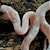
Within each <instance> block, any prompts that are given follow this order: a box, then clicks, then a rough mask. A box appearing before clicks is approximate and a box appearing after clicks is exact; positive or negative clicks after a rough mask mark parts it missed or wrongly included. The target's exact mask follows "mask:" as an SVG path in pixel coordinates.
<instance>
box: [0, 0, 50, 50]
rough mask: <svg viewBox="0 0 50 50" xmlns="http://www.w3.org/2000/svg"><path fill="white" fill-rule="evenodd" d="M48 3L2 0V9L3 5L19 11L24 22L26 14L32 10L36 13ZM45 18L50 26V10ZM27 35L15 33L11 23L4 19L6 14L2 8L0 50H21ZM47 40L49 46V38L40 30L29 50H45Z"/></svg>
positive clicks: (29, 0) (31, 0)
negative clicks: (0, 49)
mask: <svg viewBox="0 0 50 50" xmlns="http://www.w3.org/2000/svg"><path fill="white" fill-rule="evenodd" d="M47 1H48V0H0V7H1V5H3V4H5V5H9V6H11V7H13V8H14V9H15V10H16V11H18V13H19V15H20V19H21V20H22V16H23V14H24V13H26V12H27V11H30V10H32V11H34V12H36V9H37V8H38V7H39V6H40V5H42V4H43V3H45V2H47ZM45 18H46V21H47V22H48V23H49V24H50V10H49V11H47V12H46V15H45ZM27 34H28V32H27ZM27 34H25V35H23V36H21V35H17V34H16V33H15V31H14V28H13V25H12V23H11V21H10V20H8V18H6V17H4V13H3V12H2V11H1V8H0V48H8V49H7V50H12V49H13V50H20V45H21V44H22V41H23V39H24V38H25V37H26V36H27ZM45 40H46V44H47V46H48V40H47V38H46V37H45V35H44V34H43V32H41V30H39V33H38V35H37V36H36V37H35V39H34V40H33V41H32V43H31V44H30V48H29V49H30V50H43V48H44V41H45ZM9 48H12V49H9Z"/></svg>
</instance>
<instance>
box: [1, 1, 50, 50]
mask: <svg viewBox="0 0 50 50" xmlns="http://www.w3.org/2000/svg"><path fill="white" fill-rule="evenodd" d="M1 9H2V11H3V13H4V14H5V16H6V17H7V18H9V20H10V21H11V22H12V23H13V26H14V29H15V32H16V33H17V34H19V35H24V34H26V33H27V31H28V29H29V30H30V31H29V33H28V35H27V36H26V37H25V38H24V40H23V42H22V45H21V50H29V46H30V43H31V42H32V41H33V39H34V38H35V37H36V35H37V34H38V32H39V29H41V30H42V32H43V33H44V34H45V35H46V37H47V39H48V42H49V46H48V48H47V50H50V25H49V24H48V23H47V21H46V20H45V13H46V12H47V11H48V10H49V9H50V1H48V2H46V3H44V4H42V5H41V6H40V7H39V8H38V9H37V10H36V13H35V12H33V11H28V12H26V13H25V14H24V15H23V18H22V26H21V21H20V17H19V14H18V12H17V11H16V10H14V9H13V8H12V7H10V6H7V5H2V6H1ZM29 19H30V23H31V24H30V25H29Z"/></svg>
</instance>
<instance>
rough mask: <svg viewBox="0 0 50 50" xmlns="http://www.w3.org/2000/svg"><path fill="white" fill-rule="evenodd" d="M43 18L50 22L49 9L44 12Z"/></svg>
mask: <svg viewBox="0 0 50 50" xmlns="http://www.w3.org/2000/svg"><path fill="white" fill-rule="evenodd" d="M45 19H46V21H47V22H48V24H50V10H48V11H47V12H46V14H45Z"/></svg>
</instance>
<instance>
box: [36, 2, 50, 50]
mask: <svg viewBox="0 0 50 50" xmlns="http://www.w3.org/2000/svg"><path fill="white" fill-rule="evenodd" d="M49 10H50V1H48V2H45V3H44V4H42V5H41V6H39V7H38V9H37V10H36V15H37V16H38V17H39V18H40V29H41V31H42V32H43V33H44V35H45V36H46V37H47V39H48V42H49V46H48V49H47V50H50V25H49V23H48V22H47V21H46V19H45V13H46V12H47V11H49Z"/></svg>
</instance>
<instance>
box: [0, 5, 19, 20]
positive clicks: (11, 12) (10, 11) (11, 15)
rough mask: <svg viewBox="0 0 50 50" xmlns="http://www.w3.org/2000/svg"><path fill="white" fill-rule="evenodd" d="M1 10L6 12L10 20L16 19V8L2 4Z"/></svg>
mask: <svg viewBox="0 0 50 50" xmlns="http://www.w3.org/2000/svg"><path fill="white" fill-rule="evenodd" d="M1 10H2V12H3V13H4V15H5V16H6V17H7V18H8V19H9V20H10V21H12V20H14V19H16V16H17V14H18V12H17V11H16V10H14V9H13V8H12V7H11V6H7V5H2V6H1Z"/></svg>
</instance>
